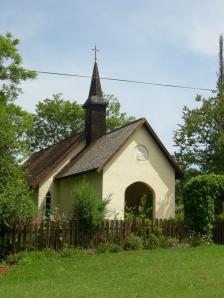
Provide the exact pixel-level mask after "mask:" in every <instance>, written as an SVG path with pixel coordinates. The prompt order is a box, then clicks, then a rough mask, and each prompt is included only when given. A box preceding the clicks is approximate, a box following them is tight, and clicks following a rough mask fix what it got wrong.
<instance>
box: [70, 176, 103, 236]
mask: <svg viewBox="0 0 224 298" xmlns="http://www.w3.org/2000/svg"><path fill="white" fill-rule="evenodd" d="M73 196H74V199H73V208H74V216H75V217H76V218H77V219H78V221H79V226H80V229H81V231H83V232H85V233H89V234H90V235H91V234H92V233H94V232H95V230H96V228H97V227H98V226H99V224H101V223H102V222H103V220H104V219H105V216H106V213H107V208H106V207H107V205H108V203H109V199H107V200H105V199H104V200H102V198H101V196H100V195H99V194H98V193H97V191H96V190H95V189H94V188H93V187H92V186H91V185H90V183H88V182H87V181H85V180H83V181H81V182H80V184H79V186H78V187H76V188H75V190H74V192H73Z"/></svg>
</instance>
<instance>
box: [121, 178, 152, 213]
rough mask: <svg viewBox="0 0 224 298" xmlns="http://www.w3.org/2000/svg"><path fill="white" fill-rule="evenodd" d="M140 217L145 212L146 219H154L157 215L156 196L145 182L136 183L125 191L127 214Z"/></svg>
mask: <svg viewBox="0 0 224 298" xmlns="http://www.w3.org/2000/svg"><path fill="white" fill-rule="evenodd" d="M130 212H131V213H133V214H135V215H139V213H140V212H144V213H145V214H146V217H148V218H149V219H153V218H154V215H155V194H154V191H153V190H152V188H151V187H150V186H148V185H147V184H146V183H144V182H140V181H138V182H134V183H132V184H131V185H129V186H128V187H127V188H126V190H125V214H127V213H130Z"/></svg>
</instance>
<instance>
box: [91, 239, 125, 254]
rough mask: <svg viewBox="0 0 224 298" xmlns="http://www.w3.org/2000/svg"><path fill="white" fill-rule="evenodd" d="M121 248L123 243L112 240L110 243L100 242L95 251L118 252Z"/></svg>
mask: <svg viewBox="0 0 224 298" xmlns="http://www.w3.org/2000/svg"><path fill="white" fill-rule="evenodd" d="M122 250H123V243H119V242H112V243H100V244H99V245H98V246H97V249H96V252H97V253H107V252H119V251H122Z"/></svg>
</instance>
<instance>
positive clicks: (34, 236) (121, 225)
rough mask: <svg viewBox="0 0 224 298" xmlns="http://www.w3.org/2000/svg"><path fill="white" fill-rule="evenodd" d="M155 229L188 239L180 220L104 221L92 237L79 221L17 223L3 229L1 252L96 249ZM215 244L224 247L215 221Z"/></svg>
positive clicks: (223, 228) (222, 223) (222, 230)
mask: <svg viewBox="0 0 224 298" xmlns="http://www.w3.org/2000/svg"><path fill="white" fill-rule="evenodd" d="M155 227H160V228H161V229H162V231H163V234H164V236H165V237H176V238H179V239H183V238H184V237H185V236H186V230H185V227H184V222H183V221H180V220H174V219H170V220H166V219H164V220H161V219H160V220H158V219H155V220H153V221H152V222H149V221H147V220H137V219H134V220H130V219H128V220H105V221H104V222H103V223H102V224H101V225H99V228H98V230H97V231H96V234H95V235H94V237H93V238H90V235H89V233H87V234H84V233H82V232H81V231H80V229H79V223H78V221H77V220H70V221H67V222H66V221H61V222H55V221H51V220H50V219H48V220H47V221H46V222H44V221H40V222H32V221H29V222H27V223H22V222H19V223H14V224H12V226H11V227H7V226H3V225H1V226H0V250H1V251H3V250H7V251H8V252H13V253H15V252H19V251H22V250H25V249H26V250H31V249H43V248H52V249H56V250H58V249H63V248H64V247H66V246H73V247H77V246H82V247H89V246H90V245H91V246H92V245H93V246H95V247H96V246H97V245H98V244H100V243H107V242H113V241H122V240H125V239H126V238H127V237H128V236H130V234H131V233H135V234H137V235H140V236H143V237H148V236H149V234H150V233H151V231H152V232H153V229H154V228H155ZM213 241H214V243H217V244H224V220H216V221H215V222H214V228H213Z"/></svg>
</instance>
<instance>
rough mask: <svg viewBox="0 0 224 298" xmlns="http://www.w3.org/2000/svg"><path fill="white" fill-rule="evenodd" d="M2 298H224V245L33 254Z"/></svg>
mask: <svg viewBox="0 0 224 298" xmlns="http://www.w3.org/2000/svg"><path fill="white" fill-rule="evenodd" d="M0 297H4V298H7V297H16V298H19V297H141V298H142V297H154V298H156V297H178V298H182V297H197V298H198V297H212V298H213V297H224V246H218V245H212V246H207V247H197V248H189V249H166V250H165V249H160V250H154V251H139V252H130V253H125V252H122V253H110V254H95V255H86V254H82V253H80V254H76V255H73V256H69V257H61V256H58V255H57V256H52V255H50V254H49V255H48V256H46V255H44V254H41V253H29V254H26V256H25V257H23V258H22V261H21V264H19V265H17V266H16V268H15V269H13V270H11V271H10V272H9V273H8V274H6V275H5V276H4V277H2V278H1V279H0Z"/></svg>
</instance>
